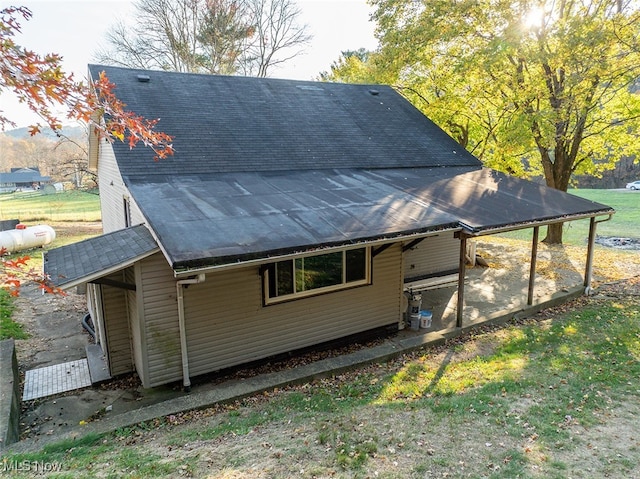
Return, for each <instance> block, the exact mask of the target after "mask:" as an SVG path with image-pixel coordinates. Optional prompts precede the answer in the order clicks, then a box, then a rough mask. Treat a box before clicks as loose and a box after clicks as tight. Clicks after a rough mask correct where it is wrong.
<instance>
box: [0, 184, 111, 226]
mask: <svg viewBox="0 0 640 479" xmlns="http://www.w3.org/2000/svg"><path fill="white" fill-rule="evenodd" d="M0 218H3V219H13V218H17V219H19V220H20V221H22V222H24V223H33V222H38V221H74V222H75V221H100V197H99V196H98V195H97V194H93V193H87V192H84V191H76V190H73V191H64V192H60V193H56V194H52V195H45V194H42V193H40V192H29V193H12V194H3V195H0Z"/></svg>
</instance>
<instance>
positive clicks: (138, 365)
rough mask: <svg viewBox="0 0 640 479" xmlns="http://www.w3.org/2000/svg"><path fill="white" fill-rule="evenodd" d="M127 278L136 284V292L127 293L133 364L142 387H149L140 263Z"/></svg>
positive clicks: (130, 270)
mask: <svg viewBox="0 0 640 479" xmlns="http://www.w3.org/2000/svg"><path fill="white" fill-rule="evenodd" d="M131 276H133V280H132V281H130V277H131ZM125 277H126V279H127V281H128V282H129V281H130V282H133V283H134V284H136V291H127V305H128V307H129V327H130V331H131V349H132V356H133V358H132V359H133V364H134V365H135V369H136V371H137V372H138V376H139V377H140V380H141V381H142V385H143V386H145V387H148V386H147V381H148V380H147V376H148V375H149V373H148V369H147V361H146V360H145V356H146V341H144V340H143V338H144V330H145V329H144V325H143V321H142V319H143V318H144V311H141V305H142V304H143V302H142V301H141V300H140V299H139V298H140V296H141V290H142V279H141V278H142V274H141V267H140V263H136V264H135V265H134V266H133V267H132V268H128V269H127V271H126V273H125Z"/></svg>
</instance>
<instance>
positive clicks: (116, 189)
mask: <svg viewBox="0 0 640 479" xmlns="http://www.w3.org/2000/svg"><path fill="white" fill-rule="evenodd" d="M105 141H106V140H101V143H100V159H99V161H98V177H99V178H100V209H101V211H102V231H103V232H104V233H110V232H112V231H117V230H121V229H122V228H124V227H125V226H126V225H125V214H124V198H125V197H127V198H129V191H128V190H127V187H126V186H125V184H124V181H123V180H122V176H121V175H120V170H119V169H118V164H117V162H116V158H115V155H114V153H113V148H112V147H111V145H110V144H109V143H108V142H106V143H105ZM151 166H153V165H151ZM130 211H131V224H132V225H137V224H140V223H144V222H145V220H144V217H143V216H142V213H141V212H140V208H138V206H137V205H136V204H135V202H134V201H133V199H130Z"/></svg>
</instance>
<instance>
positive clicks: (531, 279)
mask: <svg viewBox="0 0 640 479" xmlns="http://www.w3.org/2000/svg"><path fill="white" fill-rule="evenodd" d="M539 234H540V227H539V226H534V227H533V242H532V244H531V267H530V269H529V292H528V294H527V305H529V306H531V305H532V304H533V284H534V283H535V278H536V261H537V260H538V236H539Z"/></svg>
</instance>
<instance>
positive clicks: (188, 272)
mask: <svg viewBox="0 0 640 479" xmlns="http://www.w3.org/2000/svg"><path fill="white" fill-rule="evenodd" d="M462 229H463V228H462V227H460V226H448V227H445V228H442V229H438V230H430V231H428V232H423V233H412V234H403V235H399V236H394V237H393V238H384V239H379V240H374V241H362V242H357V243H350V244H342V245H339V246H327V247H325V248H321V249H316V250H304V251H299V252H295V253H287V254H280V255H273V256H269V257H263V258H257V259H250V260H245V261H242V260H238V261H237V262H234V263H225V264H219V265H213V266H194V267H192V268H189V267H186V268H185V269H175V266H174V270H173V275H174V277H176V278H180V277H184V276H193V275H194V274H198V275H200V274H203V273H209V272H214V271H225V270H229V269H236V268H246V267H247V266H254V265H257V266H259V265H262V264H265V263H275V262H278V261H284V260H288V259H295V258H300V257H302V256H306V255H308V254H309V253H332V252H334V251H342V250H344V249H349V248H364V247H374V246H381V245H385V244H390V243H397V242H401V241H413V240H418V239H423V238H428V237H429V236H437V235H440V234H442V233H446V232H450V231H452V232H454V233H458V232H460V231H462Z"/></svg>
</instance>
